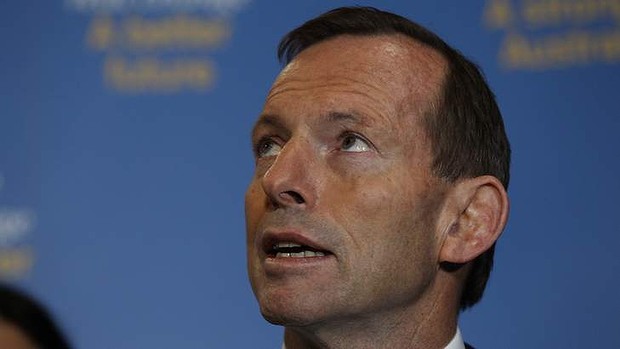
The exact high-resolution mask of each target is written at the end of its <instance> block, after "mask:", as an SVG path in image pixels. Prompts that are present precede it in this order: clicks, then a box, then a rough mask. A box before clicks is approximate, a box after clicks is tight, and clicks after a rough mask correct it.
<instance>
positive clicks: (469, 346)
mask: <svg viewBox="0 0 620 349" xmlns="http://www.w3.org/2000/svg"><path fill="white" fill-rule="evenodd" d="M465 349H476V348H474V347H472V346H471V345H469V344H467V343H465Z"/></svg>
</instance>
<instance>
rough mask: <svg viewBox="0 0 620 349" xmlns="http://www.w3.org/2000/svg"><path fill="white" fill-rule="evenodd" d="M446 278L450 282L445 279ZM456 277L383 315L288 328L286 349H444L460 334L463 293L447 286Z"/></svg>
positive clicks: (440, 282)
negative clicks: (459, 296)
mask: <svg viewBox="0 0 620 349" xmlns="http://www.w3.org/2000/svg"><path fill="white" fill-rule="evenodd" d="M444 277H445V278H446V279H445V280H441V279H443V278H444ZM453 277H454V275H449V274H446V275H442V276H440V277H439V280H436V281H437V282H435V283H434V285H433V287H431V289H430V290H429V291H432V292H429V295H428V296H424V297H422V298H420V299H418V301H417V302H416V304H415V305H411V306H402V307H400V308H395V309H389V310H386V311H385V312H383V313H380V314H377V313H374V314H365V315H361V316H355V317H350V318H346V319H339V320H335V321H329V322H321V323H318V324H312V325H308V326H303V327H286V329H285V331H284V342H285V344H286V348H287V349H315V348H317V349H318V348H321V349H341V348H359V349H366V348H368V349H370V348H393V349H399V348H403V349H405V348H407V349H417V348H420V349H421V348H425V349H427V348H437V349H442V348H444V347H445V346H446V345H447V344H448V343H449V342H450V340H451V339H452V337H454V334H455V333H456V326H457V316H458V296H457V295H458V294H460V291H459V290H456V289H455V288H453V287H449V285H447V284H451V283H452V281H455V280H452V278H453ZM442 281H446V282H442ZM455 291H456V292H455ZM455 293H456V294H455Z"/></svg>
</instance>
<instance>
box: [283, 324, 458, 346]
mask: <svg viewBox="0 0 620 349" xmlns="http://www.w3.org/2000/svg"><path fill="white" fill-rule="evenodd" d="M282 349H286V345H285V344H284V343H282ZM444 349H465V342H463V337H461V330H459V328H458V327H457V328H456V333H455V334H454V337H452V340H451V341H450V343H448V345H446V347H445V348H444Z"/></svg>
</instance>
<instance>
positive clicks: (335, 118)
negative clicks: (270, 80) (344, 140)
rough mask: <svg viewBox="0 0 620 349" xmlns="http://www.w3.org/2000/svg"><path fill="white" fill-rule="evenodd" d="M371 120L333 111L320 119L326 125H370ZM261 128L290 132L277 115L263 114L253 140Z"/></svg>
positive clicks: (353, 114) (256, 125) (254, 130)
mask: <svg viewBox="0 0 620 349" xmlns="http://www.w3.org/2000/svg"><path fill="white" fill-rule="evenodd" d="M368 121H369V120H368V119H367V118H365V117H363V116H362V115H359V114H357V113H353V112H339V111H331V112H328V113H327V114H325V115H324V116H322V117H321V118H319V122H321V123H326V124H336V123H349V124H352V123H359V124H362V125H366V126H368V125H370V123H369V122H368ZM261 127H272V128H275V129H276V130H281V131H285V132H288V128H287V127H286V124H285V122H284V121H283V120H282V119H281V118H280V117H279V116H278V115H277V114H263V115H261V116H259V118H258V120H257V121H256V124H254V127H253V128H252V138H255V137H256V134H257V132H258V129H259V128H261Z"/></svg>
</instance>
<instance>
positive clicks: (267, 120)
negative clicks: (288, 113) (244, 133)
mask: <svg viewBox="0 0 620 349" xmlns="http://www.w3.org/2000/svg"><path fill="white" fill-rule="evenodd" d="M261 127H273V128H275V129H278V130H286V126H285V125H284V122H283V121H282V120H281V119H280V117H278V116H277V115H275V114H262V115H261V116H259V117H258V120H257V121H256V123H255V124H254V127H253V128H252V139H254V138H256V133H257V132H258V129H259V128H261Z"/></svg>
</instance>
